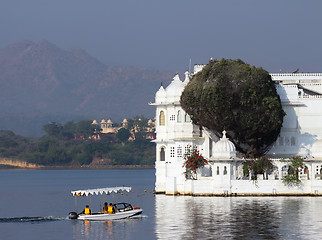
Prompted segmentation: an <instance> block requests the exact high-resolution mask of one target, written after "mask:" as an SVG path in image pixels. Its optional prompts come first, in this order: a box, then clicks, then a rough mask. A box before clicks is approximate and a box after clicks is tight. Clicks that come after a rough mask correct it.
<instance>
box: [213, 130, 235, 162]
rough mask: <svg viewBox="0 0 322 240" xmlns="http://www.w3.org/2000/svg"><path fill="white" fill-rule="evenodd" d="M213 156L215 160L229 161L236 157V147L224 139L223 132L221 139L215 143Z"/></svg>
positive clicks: (224, 133)
mask: <svg viewBox="0 0 322 240" xmlns="http://www.w3.org/2000/svg"><path fill="white" fill-rule="evenodd" d="M213 156H214V158H216V159H230V158H234V157H236V147H235V145H234V144H233V143H232V142H231V141H230V140H229V139H228V138H227V137H226V131H225V130H224V131H223V137H222V138H220V140H219V141H218V142H216V143H215V146H214V154H213Z"/></svg>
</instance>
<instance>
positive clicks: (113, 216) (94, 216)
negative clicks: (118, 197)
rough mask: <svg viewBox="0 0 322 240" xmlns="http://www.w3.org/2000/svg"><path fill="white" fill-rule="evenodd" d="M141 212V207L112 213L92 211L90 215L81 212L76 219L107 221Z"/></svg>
mask: <svg viewBox="0 0 322 240" xmlns="http://www.w3.org/2000/svg"><path fill="white" fill-rule="evenodd" d="M142 212H143V210H142V209H133V210H130V211H124V212H117V213H113V214H103V213H94V214H92V215H85V214H81V215H79V216H78V219H80V220H91V221H109V220H117V219H123V218H129V217H133V216H136V215H139V214H141V213H142Z"/></svg>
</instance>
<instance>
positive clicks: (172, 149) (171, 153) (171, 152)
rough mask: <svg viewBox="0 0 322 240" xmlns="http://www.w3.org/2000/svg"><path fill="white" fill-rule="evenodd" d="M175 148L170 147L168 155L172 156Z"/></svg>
mask: <svg viewBox="0 0 322 240" xmlns="http://www.w3.org/2000/svg"><path fill="white" fill-rule="evenodd" d="M174 149H175V148H174V147H170V157H172V158H173V157H174V153H175V150H174Z"/></svg>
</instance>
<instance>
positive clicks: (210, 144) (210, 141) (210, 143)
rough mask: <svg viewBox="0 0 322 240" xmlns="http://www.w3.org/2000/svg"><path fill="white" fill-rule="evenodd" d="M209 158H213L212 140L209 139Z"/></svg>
mask: <svg viewBox="0 0 322 240" xmlns="http://www.w3.org/2000/svg"><path fill="white" fill-rule="evenodd" d="M209 157H212V140H211V138H209Z"/></svg>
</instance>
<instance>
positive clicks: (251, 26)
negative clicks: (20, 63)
mask: <svg viewBox="0 0 322 240" xmlns="http://www.w3.org/2000/svg"><path fill="white" fill-rule="evenodd" d="M321 11H322V1H321V0H316V1H311V0H306V1H305V0H302V1H300V0H270V1H264V0H220V1H217V0H181V1H179V0H178V1H176V0H114V1H110V0H0V33H1V37H0V47H1V48H3V47H5V46H7V45H8V44H10V43H14V42H18V41H21V40H31V41H34V42H38V41H40V40H47V41H49V42H51V43H54V44H56V45H57V46H59V47H61V48H63V49H65V50H68V49H70V48H72V47H74V46H79V47H81V48H83V49H84V50H86V51H87V52H88V53H89V54H91V55H92V56H94V57H96V58H97V59H99V60H100V61H102V62H103V63H106V64H108V65H122V66H140V67H147V68H153V69H160V70H171V71H180V72H183V71H185V70H187V69H188V67H189V59H191V61H192V64H195V63H197V64H201V63H207V62H208V60H209V59H210V58H211V57H213V58H215V59H221V58H232V59H236V58H240V59H242V60H244V61H246V62H248V63H250V64H252V65H256V66H262V67H263V68H265V69H266V70H268V71H270V72H279V71H280V69H282V71H294V70H295V69H297V68H300V71H301V72H302V71H303V72H322V54H321V52H322V51H321V45H322V14H321Z"/></svg>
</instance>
